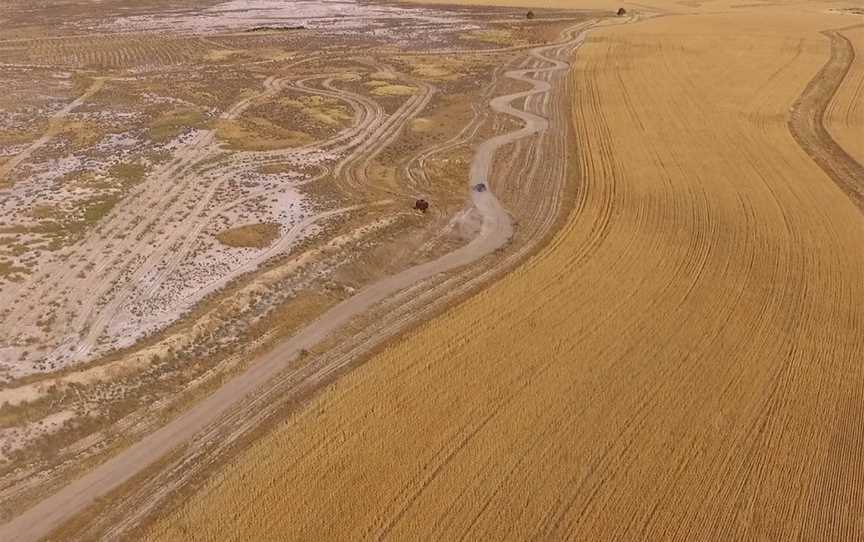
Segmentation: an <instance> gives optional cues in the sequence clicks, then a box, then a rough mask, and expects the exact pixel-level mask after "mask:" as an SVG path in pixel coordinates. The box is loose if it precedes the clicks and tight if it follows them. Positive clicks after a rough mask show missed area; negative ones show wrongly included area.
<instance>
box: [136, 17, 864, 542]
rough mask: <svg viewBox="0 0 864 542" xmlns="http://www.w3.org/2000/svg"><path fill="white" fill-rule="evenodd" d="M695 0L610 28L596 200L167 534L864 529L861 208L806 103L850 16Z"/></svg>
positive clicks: (583, 202) (591, 56) (245, 462)
mask: <svg viewBox="0 0 864 542" xmlns="http://www.w3.org/2000/svg"><path fill="white" fill-rule="evenodd" d="M671 4H672V3H670V5H671ZM697 4H698V3H695V2H693V3H689V2H688V3H687V6H685V8H686V10H687V13H686V14H679V15H676V16H674V17H672V16H670V17H658V18H655V19H651V20H648V21H643V22H640V23H639V24H634V25H627V26H626V27H620V28H615V29H603V30H597V31H596V32H594V31H592V34H591V39H589V40H587V41H586V43H585V45H584V46H583V47H582V49H581V50H580V53H579V55H578V56H577V59H576V62H575V63H574V67H573V70H572V72H571V73H572V83H573V85H574V87H575V89H574V90H575V91H574V92H573V94H572V96H573V98H572V99H573V102H574V130H575V132H576V146H577V147H578V153H579V162H578V164H579V167H580V168H581V171H582V179H581V183H580V186H579V191H578V194H577V198H576V204H575V210H574V212H573V213H572V214H571V215H570V217H569V219H568V220H567V223H566V224H565V225H564V227H563V228H561V230H560V231H559V232H558V234H557V235H556V236H555V238H554V239H553V240H552V241H551V242H550V243H549V244H548V245H547V246H545V247H544V248H543V250H542V251H541V252H540V253H539V254H538V255H537V256H536V257H535V258H532V259H531V260H530V261H529V262H527V263H526V264H525V265H523V266H521V267H519V268H518V269H517V270H515V271H514V272H513V273H510V274H508V275H507V276H505V277H504V278H503V279H502V280H500V281H499V282H497V283H495V284H494V285H492V286H491V287H490V288H489V289H487V290H485V291H484V292H483V293H482V294H480V295H477V296H475V297H472V298H471V299H469V300H468V301H466V302H465V303H463V304H460V305H459V306H458V307H455V308H454V309H452V310H451V311H448V312H447V313H446V314H444V315H442V316H441V317H439V318H436V319H434V320H432V321H431V322H429V323H427V324H424V325H423V326H421V327H420V328H419V329H418V330H417V331H416V332H413V333H411V334H409V335H408V336H407V337H406V338H405V339H404V340H402V341H399V342H398V343H397V344H395V345H393V346H392V347H391V348H388V349H387V350H386V351H384V352H382V353H380V354H379V355H377V356H375V357H373V358H372V359H371V360H370V361H369V362H367V363H366V364H364V365H363V366H362V367H360V368H358V369H356V370H355V371H353V372H352V373H351V374H350V375H348V376H347V377H345V378H343V379H342V380H340V381H339V383H338V384H337V385H336V386H334V387H333V388H332V389H330V390H328V391H327V392H325V393H324V394H322V395H321V396H319V398H318V399H317V400H316V401H315V402H314V403H313V404H311V405H310V406H309V407H308V408H306V409H304V411H303V413H301V414H299V415H298V416H297V417H295V418H294V419H291V420H289V421H288V422H287V423H286V424H284V425H283V426H282V427H281V428H279V429H278V430H276V431H274V432H272V433H271V434H269V435H268V436H266V437H265V438H263V439H262V440H261V441H260V442H258V443H256V444H254V445H253V446H252V447H251V448H250V449H249V450H248V452H244V453H243V454H241V455H239V456H238V457H237V459H236V461H233V462H232V464H231V465H230V467H229V468H226V469H225V470H224V471H223V472H221V473H220V474H219V476H218V482H216V481H214V482H213V483H208V484H206V486H205V487H204V488H202V490H200V491H199V492H197V493H196V494H195V495H194V496H193V497H192V498H191V499H187V500H185V502H184V503H182V504H181V505H180V507H179V508H180V509H179V510H177V511H176V512H174V513H171V514H170V515H168V516H166V517H165V518H163V519H162V520H160V521H159V522H158V526H157V528H155V529H154V530H153V531H152V534H153V539H155V540H164V541H169V540H176V539H177V538H179V537H185V538H187V539H193V540H212V539H225V540H243V539H255V540H275V539H278V538H280V537H281V538H283V539H292V538H296V539H300V538H306V539H309V538H314V539H332V540H338V539H349V538H351V537H352V536H353V537H357V535H358V533H359V534H360V535H361V536H363V537H365V538H369V539H385V538H387V539H391V540H415V539H437V540H504V539H507V540H688V541H689V540H825V539H828V540H844V541H845V540H860V539H864V523H862V521H861V517H862V510H864V492H862V488H864V469H862V462H861V460H860V455H861V449H862V443H864V428H862V424H861V423H860V420H861V417H862V405H864V385H862V383H864V365H862V363H861V360H862V359H864V340H862V337H864V311H862V310H861V307H862V306H864V282H862V280H861V277H862V276H864V253H862V251H861V247H862V239H864V217H862V213H861V212H860V209H859V208H857V207H856V206H855V205H853V204H852V203H850V199H849V198H848V196H847V194H846V193H844V191H842V190H841V189H839V188H838V186H836V184H835V182H834V180H832V178H830V177H829V176H828V175H826V170H823V169H822V168H820V167H819V164H818V163H816V162H814V160H813V158H811V156H810V155H809V154H808V152H805V151H804V150H802V148H801V147H799V145H798V142H797V141H796V139H795V138H794V137H793V136H792V135H790V126H789V112H790V108H791V107H792V106H793V104H795V103H796V101H797V100H799V96H800V95H801V93H802V91H803V90H804V89H805V87H807V84H808V82H809V81H811V80H812V79H813V78H814V76H815V75H816V74H817V73H819V71H820V69H821V68H822V67H823V66H824V65H825V62H826V59H827V58H829V56H831V51H830V50H829V47H828V45H829V43H828V42H827V41H826V40H825V39H824V36H822V35H820V33H819V32H821V31H822V30H824V29H828V28H840V27H842V25H843V24H848V22H849V21H850V18H848V17H846V18H843V17H841V16H838V15H836V14H826V13H825V12H824V6H822V5H821V4H820V5H819V7H818V9H819V10H820V11H819V12H816V10H817V8H814V7H812V4H811V3H807V4H804V3H802V4H797V5H787V4H786V3H784V4H782V5H780V6H764V7H763V6H761V5H760V6H757V5H755V4H754V5H743V6H739V5H738V3H734V0H733V2H732V3H723V2H715V3H711V2H705V4H708V7H705V8H702V7H700V6H697ZM728 4H732V5H728ZM790 4H791V3H790ZM675 6H677V8H678V9H681V10H684V9H685V8H682V7H680V4H678V3H675ZM712 9H714V12H712ZM822 92H827V93H829V95H830V94H832V93H833V89H831V88H825V89H823V90H822ZM822 99H824V96H822V97H821V98H820V100H822ZM818 101H819V100H817V101H816V102H814V103H818ZM799 103H800V102H799ZM798 113H799V114H803V115H804V116H810V115H812V114H813V113H812V111H808V110H807V109H806V107H805V108H804V109H801V108H799V109H798ZM816 144H819V140H816ZM819 152H823V151H819ZM499 197H503V196H502V195H501V194H500V191H499ZM249 503H256V504H258V506H250V505H249Z"/></svg>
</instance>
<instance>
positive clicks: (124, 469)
mask: <svg viewBox="0 0 864 542" xmlns="http://www.w3.org/2000/svg"><path fill="white" fill-rule="evenodd" d="M581 39H582V34H581V33H577V34H575V35H573V41H574V42H576V44H577V45H578V43H581ZM559 48H560V46H545V47H539V48H536V49H534V50H532V51H531V55H532V56H534V57H536V58H537V59H540V60H543V61H546V62H547V63H549V64H552V66H551V67H544V68H528V69H521V70H509V71H507V72H505V76H506V77H509V78H511V79H514V80H517V81H521V82H524V83H527V84H528V85H530V86H531V90H526V91H522V92H517V93H514V94H510V95H506V96H500V97H497V98H493V99H492V100H491V101H490V103H489V105H490V107H491V108H492V109H493V110H495V111H496V112H499V113H504V114H508V115H511V116H514V117H516V118H519V119H520V120H522V121H523V122H524V126H523V127H522V128H520V129H517V130H514V131H512V132H508V133H504V134H501V135H497V136H494V137H492V138H491V139H488V140H486V141H484V142H482V143H481V144H480V145H479V146H478V148H477V150H476V155H475V157H474V159H473V161H472V163H471V168H470V173H469V179H468V189H469V191H470V192H469V193H470V197H471V200H472V202H473V205H474V206H475V207H476V208H477V210H478V211H479V213H480V215H481V216H482V224H481V228H480V231H479V233H478V235H477V237H475V238H474V239H473V240H472V241H471V242H469V243H468V244H467V245H465V246H463V247H460V248H458V249H456V250H454V251H453V252H451V253H449V254H446V255H444V256H442V257H440V258H438V259H436V260H433V261H431V262H426V263H424V264H420V265H417V266H415V267H412V268H409V269H407V270H405V271H402V272H400V273H398V274H396V275H393V276H391V277H388V278H386V279H383V280H381V281H379V282H376V283H374V284H371V285H369V286H367V287H365V288H363V289H362V290H360V291H359V292H358V293H357V294H355V295H354V296H353V297H351V298H349V299H347V300H345V301H342V302H341V303H339V304H338V305H336V306H335V307H334V308H332V309H330V310H329V311H327V313H325V314H324V315H322V316H321V317H319V318H318V319H317V320H316V321H314V322H312V323H311V324H310V325H309V326H307V327H305V328H304V329H302V330H301V331H300V332H298V333H297V334H296V335H295V336H294V337H292V338H291V339H289V340H288V341H286V342H285V343H283V344H281V345H279V346H277V347H276V348H275V349H274V350H272V351H271V352H269V353H268V354H266V355H265V356H264V359H262V360H259V361H258V362H257V363H256V364H254V365H253V366H251V367H250V368H249V369H248V370H247V371H246V372H245V373H242V374H241V375H239V376H237V377H235V378H234V379H232V380H230V381H229V382H227V383H226V384H225V385H224V386H222V387H221V388H219V389H218V390H217V391H216V392H214V393H213V394H211V395H210V396H208V397H207V398H206V399H204V400H203V401H201V402H199V403H197V404H196V405H195V406H193V407H192V408H190V409H189V410H188V411H186V412H185V413H183V414H182V415H180V416H179V417H178V418H175V419H174V420H172V421H171V422H169V423H168V424H167V425H165V426H163V427H162V428H160V429H159V430H157V431H155V432H154V433H152V434H151V435H148V436H147V437H145V438H144V439H143V440H142V441H140V442H138V443H136V444H134V445H132V446H130V447H129V448H127V449H125V450H124V451H122V452H120V453H119V454H118V455H116V456H114V457H112V458H111V459H109V460H108V461H106V462H105V463H103V464H101V465H99V466H98V467H96V468H94V469H92V470H91V471H90V472H88V473H87V474H85V475H84V476H83V477H81V478H79V479H77V480H75V481H73V482H72V483H70V484H69V485H67V486H66V487H64V488H62V489H61V490H60V491H58V492H57V493H55V494H54V495H52V496H50V497H48V498H46V499H45V500H43V501H41V502H40V503H38V504H37V505H35V506H34V507H32V508H30V509H29V510H27V511H26V512H24V513H23V514H21V515H20V516H18V517H16V518H15V519H13V520H12V521H10V522H8V523H6V524H4V525H2V526H0V536H9V537H13V538H15V539H16V540H22V541H23V540H35V539H38V538H39V537H41V536H45V535H46V534H48V533H49V532H50V531H51V530H52V529H53V528H55V527H57V526H58V525H59V524H60V523H61V522H62V521H64V520H66V519H69V518H70V517H71V516H73V515H74V514H75V513H77V512H79V511H81V510H82V509H84V508H85V507H86V506H88V505H89V504H91V503H92V501H93V500H94V499H96V498H98V497H99V496H101V495H104V494H106V493H107V492H109V491H111V490H113V489H114V488H116V487H118V486H119V485H121V484H122V483H124V482H125V481H127V480H128V479H130V478H131V477H132V476H134V475H135V474H137V473H138V472H140V471H141V470H143V469H144V468H146V467H147V466H148V465H149V464H150V463H151V462H153V461H155V460H157V459H158V458H160V457H162V456H163V455H164V454H166V453H168V452H169V451H170V450H172V449H173V448H175V447H176V446H178V445H180V444H182V443H184V442H186V441H187V440H188V439H189V438H190V437H191V436H192V435H193V434H194V433H196V432H198V431H200V430H201V429H204V428H205V427H206V426H207V425H209V424H210V423H213V422H214V421H216V420H218V419H219V417H220V416H221V415H223V414H224V413H226V412H227V411H228V410H229V408H230V407H231V406H232V405H233V404H234V403H236V402H239V401H241V400H242V399H243V398H244V397H246V396H247V395H248V394H249V393H251V392H252V391H254V390H256V389H257V388H259V387H260V386H262V385H263V384H265V383H267V382H268V381H270V380H271V379H272V378H273V377H274V376H276V375H277V374H278V373H279V372H280V371H281V370H283V369H284V366H285V364H286V363H289V362H290V361H291V360H293V359H294V358H295V357H296V356H297V355H298V353H299V352H300V351H301V350H303V349H308V348H311V347H312V346H314V345H315V344H317V343H318V342H320V341H321V340H323V339H324V338H325V337H326V336H328V335H330V334H331V333H333V332H334V331H336V330H337V329H339V328H341V327H342V326H344V325H345V324H347V323H348V322H349V321H350V320H351V319H352V318H354V317H355V316H357V315H359V314H361V313H363V312H365V311H366V310H368V309H369V308H371V307H372V306H374V305H375V304H377V303H379V302H380V301H382V300H384V299H386V298H387V297H389V296H392V295H394V294H397V293H398V292H399V291H401V290H404V289H406V288H409V287H411V286H412V285H414V284H417V283H419V282H421V281H424V280H427V279H430V278H432V277H434V276H436V275H439V274H441V273H443V272H445V271H448V270H452V269H457V268H459V267H463V266H466V265H468V264H470V263H472V262H474V261H476V260H478V259H479V258H481V257H483V256H486V255H488V254H490V253H492V252H494V251H495V250H496V249H498V248H499V247H501V246H503V245H504V243H506V242H507V241H508V240H509V239H510V237H511V235H512V225H511V222H510V219H509V216H508V213H507V211H506V210H504V208H503V207H501V205H500V203H499V202H498V200H497V199H496V198H495V196H494V195H493V193H492V191H491V190H485V191H476V190H473V189H472V188H471V187H473V186H475V185H477V184H480V183H483V184H486V185H487V186H490V187H492V186H493V183H492V181H491V179H490V178H489V176H490V172H491V169H492V160H493V157H494V155H495V153H496V151H497V150H498V149H499V148H501V147H503V146H506V145H509V144H511V143H514V142H517V141H519V140H521V139H523V138H526V137H529V136H532V135H535V134H538V133H542V132H543V131H545V130H546V128H547V127H548V120H547V119H545V118H542V117H539V116H537V115H534V114H532V113H528V112H527V111H522V110H519V109H516V108H515V107H513V106H512V105H511V103H512V102H514V101H516V100H519V99H522V98H527V97H529V96H532V95H534V94H540V93H545V92H549V91H550V90H551V88H552V87H551V85H550V84H549V83H548V82H547V81H545V80H544V79H543V78H541V77H538V76H539V75H540V74H549V73H552V72H560V71H563V70H565V69H566V68H567V66H568V65H567V64H566V63H564V62H562V61H560V60H556V59H553V58H548V57H546V56H544V52H546V51H551V50H556V49H559ZM529 74H534V75H535V77H536V78H535V77H530V76H529ZM430 96H431V89H430V91H429V92H426V93H424V94H423V95H421V96H420V97H419V98H418V99H417V100H415V103H414V104H412V106H411V107H410V108H406V109H407V110H406V112H405V113H404V114H401V115H399V118H401V119H402V120H403V121H406V120H408V119H410V118H411V117H412V114H411V113H412V112H413V114H416V112H417V111H419V110H420V109H422V107H424V106H425V103H427V102H428V99H429V97H430ZM410 101H411V100H409V102H410ZM388 131H389V130H388ZM386 134H387V132H384V133H383V134H381V135H382V137H386ZM34 518H39V521H34Z"/></svg>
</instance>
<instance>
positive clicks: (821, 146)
mask: <svg viewBox="0 0 864 542" xmlns="http://www.w3.org/2000/svg"><path fill="white" fill-rule="evenodd" d="M852 28H855V27H852ZM822 34H823V35H824V36H825V37H827V38H828V39H829V40H830V41H831V55H830V57H829V58H828V60H827V61H826V62H825V65H824V66H823V67H822V69H820V70H819V72H818V73H817V74H816V76H815V77H814V78H813V79H812V80H811V81H810V83H809V84H808V85H807V87H806V88H805V89H804V92H803V93H802V94H801V96H800V97H799V98H798V100H797V101H796V102H795V104H794V105H793V106H792V114H791V116H790V117H789V131H790V132H791V133H792V136H793V137H794V138H795V141H797V142H798V145H800V146H801V148H802V149H803V150H804V152H806V153H807V154H808V155H810V157H811V158H812V159H813V161H814V162H816V163H817V164H818V165H819V167H820V168H822V170H823V171H825V173H826V174H828V176H829V177H831V179H832V180H833V181H834V182H835V183H836V184H837V186H838V187H839V188H840V189H841V190H843V192H845V193H846V195H847V196H849V199H850V200H852V203H854V204H855V205H856V206H857V207H858V209H860V210H861V211H862V212H864V166H862V165H861V164H860V163H858V162H857V161H856V160H855V159H854V158H853V157H852V156H851V155H850V154H849V153H848V152H846V150H845V149H843V147H841V146H840V145H838V144H837V142H836V141H835V140H834V138H833V137H832V136H831V134H830V133H829V132H828V130H827V129H826V128H825V112H826V110H827V109H828V106H829V105H830V104H831V102H832V100H833V99H834V96H835V95H836V94H837V91H838V90H839V89H840V85H842V84H843V81H844V79H845V78H846V75H847V74H848V73H849V70H850V68H851V67H852V63H853V62H854V61H855V48H854V47H853V45H852V42H851V41H849V38H847V37H846V36H844V35H843V34H842V32H841V31H840V30H825V31H823V32H822Z"/></svg>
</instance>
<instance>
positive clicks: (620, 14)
mask: <svg viewBox="0 0 864 542" xmlns="http://www.w3.org/2000/svg"><path fill="white" fill-rule="evenodd" d="M622 15H627V10H626V9H624V8H618V16H619V17H621V16H622Z"/></svg>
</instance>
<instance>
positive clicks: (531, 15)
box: [525, 10, 534, 19]
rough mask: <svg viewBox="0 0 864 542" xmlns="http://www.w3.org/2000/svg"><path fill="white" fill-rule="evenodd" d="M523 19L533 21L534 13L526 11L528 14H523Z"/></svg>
mask: <svg viewBox="0 0 864 542" xmlns="http://www.w3.org/2000/svg"><path fill="white" fill-rule="evenodd" d="M525 18H526V19H533V18H534V12H533V11H531V10H528V13H526V14H525Z"/></svg>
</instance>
